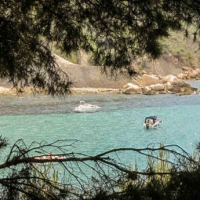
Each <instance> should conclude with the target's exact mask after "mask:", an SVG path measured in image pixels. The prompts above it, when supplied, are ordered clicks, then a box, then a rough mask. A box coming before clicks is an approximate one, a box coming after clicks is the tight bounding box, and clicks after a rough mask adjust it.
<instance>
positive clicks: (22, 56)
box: [0, 0, 200, 200]
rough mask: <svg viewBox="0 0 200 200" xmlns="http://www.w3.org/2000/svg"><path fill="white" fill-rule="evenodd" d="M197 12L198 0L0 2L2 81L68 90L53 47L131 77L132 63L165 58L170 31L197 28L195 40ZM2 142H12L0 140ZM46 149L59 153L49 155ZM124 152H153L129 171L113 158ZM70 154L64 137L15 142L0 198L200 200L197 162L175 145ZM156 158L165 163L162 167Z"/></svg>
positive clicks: (199, 10) (5, 165)
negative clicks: (81, 52)
mask: <svg viewBox="0 0 200 200" xmlns="http://www.w3.org/2000/svg"><path fill="white" fill-rule="evenodd" d="M199 17H200V2H199V1H192V0H180V1H174V0H166V1H163V0H140V1H132V0H125V1H118V0H101V1H97V0H88V1H84V0H60V1H57V0H21V1H16V0H9V1H7V0H0V78H9V80H10V81H11V82H12V83H13V84H14V86H16V87H17V86H18V85H19V83H20V84H21V86H23V85H29V84H31V85H33V86H35V87H39V88H43V89H46V90H47V91H48V93H49V94H53V95H54V94H56V93H58V94H65V93H66V92H69V88H70V86H71V84H72V83H71V81H70V79H69V77H68V75H67V74H65V73H64V72H63V71H61V70H60V68H59V67H58V66H57V65H56V63H55V60H54V56H53V55H52V51H51V50H52V46H55V47H56V48H57V49H60V50H61V51H62V52H64V53H65V54H66V55H70V54H71V53H72V52H76V51H78V50H81V49H83V50H84V51H86V52H90V53H91V55H92V60H93V61H94V63H95V64H96V65H100V66H103V69H104V71H105V72H106V71H108V70H110V71H111V73H116V74H118V73H124V74H129V75H133V74H135V71H134V69H132V68H131V66H130V63H131V62H132V60H133V59H136V58H137V57H138V56H142V55H144V54H147V55H149V56H150V57H151V58H157V57H158V56H159V55H161V53H162V43H161V41H162V39H163V38H165V37H168V36H169V33H170V31H171V30H173V31H181V32H182V33H183V34H185V36H186V37H187V36H188V34H189V32H188V29H189V28H190V25H192V26H193V27H194V31H192V37H193V40H194V41H197V37H198V36H199V28H200V25H199ZM197 42H198V41H197ZM59 142H61V144H58V143H59ZM65 142H66V141H65ZM71 145H72V144H71ZM0 147H1V150H2V149H3V148H5V147H7V141H6V140H5V139H4V138H3V137H2V138H1V139H0ZM170 148H171V149H170ZM173 148H175V150H174V149H173ZM49 149H52V150H55V151H54V152H58V153H57V154H56V155H54V156H57V157H54V158H52V157H46V154H47V152H48V151H49ZM125 151H133V152H137V153H140V154H141V155H146V156H147V157H149V159H150V160H149V164H148V165H147V168H146V169H145V170H143V171H140V170H135V169H134V170H132V169H130V168H129V167H127V166H124V165H123V164H120V163H118V162H117V160H116V159H114V158H113V157H112V154H113V153H115V154H116V153H118V152H125ZM2 152H3V151H2ZM66 152H67V145H66V143H65V145H63V143H62V141H57V142H54V143H52V144H45V143H41V144H35V143H33V144H32V145H31V146H29V147H27V146H26V145H25V144H24V143H23V141H17V142H16V143H15V144H14V145H13V146H12V148H11V149H10V152H9V153H8V155H7V156H6V158H5V159H4V160H3V158H2V162H3V163H2V164H1V165H0V169H1V178H0V185H1V187H0V190H1V194H0V195H1V199H2V200H16V199H27V200H28V199H34V200H44V199H48V200H50V199H80V200H81V199H82V200H83V199H88V200H89V199H90V200H92V199H102V200H106V199H107V200H111V199H112V200H114V199H120V200H122V199H124V200H125V199H126V200H128V199H145V200H146V199H156V200H157V199H199V188H200V182H199V180H200V177H199V175H200V173H199V159H196V158H193V157H191V156H190V155H188V154H187V152H184V150H182V149H180V148H178V147H176V146H167V147H159V148H153V147H152V148H144V149H114V150H111V151H108V152H104V153H102V154H99V155H96V156H87V155H82V154H80V153H77V154H76V153H66ZM154 152H160V155H155V154H154ZM162 152H168V153H170V154H172V156H173V159H175V161H173V160H169V159H168V158H167V159H165V158H163V157H162ZM32 154H34V155H32ZM44 156H45V157H44ZM60 156H63V157H62V159H60ZM2 157H3V154H2ZM58 158H59V159H58ZM197 158H198V156H197ZM132 159H133V158H132ZM154 159H156V160H158V161H159V162H160V165H162V166H166V165H167V166H166V167H162V168H161V169H162V170H160V169H159V170H157V169H156V166H155V165H154ZM49 162H50V163H52V165H51V166H50V167H49V166H46V165H45V163H49ZM39 163H42V164H43V165H42V167H41V168H40V167H39V166H38V164H39ZM53 163H55V164H53ZM59 163H60V165H58V164H59ZM166 163H167V164H166ZM82 165H83V166H84V167H88V168H89V169H90V170H92V171H93V173H92V174H93V175H94V176H93V177H91V176H88V175H87V173H86V172H85V168H84V167H83V168H82ZM58 166H59V167H58ZM57 167H58V168H57ZM75 167H76V169H79V171H80V173H77V171H76V170H75ZM60 169H62V175H63V176H62V177H60V176H58V175H57V171H59V170H60ZM163 169H165V170H167V171H163ZM49 170H50V171H49ZM51 176H52V177H51ZM83 176H84V178H82V177H83ZM74 180H75V181H76V183H77V184H78V185H77V184H74Z"/></svg>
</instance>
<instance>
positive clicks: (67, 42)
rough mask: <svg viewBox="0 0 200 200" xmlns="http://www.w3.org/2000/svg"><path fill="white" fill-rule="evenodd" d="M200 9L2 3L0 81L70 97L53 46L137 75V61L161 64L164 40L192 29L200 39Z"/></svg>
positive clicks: (127, 1)
mask: <svg viewBox="0 0 200 200" xmlns="http://www.w3.org/2000/svg"><path fill="white" fill-rule="evenodd" d="M199 16H200V3H199V1H192V0H180V1H174V0H166V1H163V0H124V1H118V0H88V1H84V0H59V1H57V0H21V1H15V0H9V1H7V0H0V30H1V31H0V78H9V79H10V80H11V81H12V82H13V83H14V84H17V83H18V82H23V84H24V85H27V84H31V85H34V86H36V87H40V88H46V89H47V90H48V92H49V93H50V94H55V92H56V91H57V92H59V93H65V92H68V91H69V87H70V85H71V81H70V79H69V77H68V75H67V74H65V73H64V72H62V71H61V70H60V69H59V67H58V66H57V65H56V63H55V59H54V57H53V55H52V52H51V48H52V44H54V45H56V46H57V48H60V49H61V50H62V51H63V52H65V53H66V54H70V53H71V52H72V51H77V50H79V49H83V50H85V51H88V52H92V55H93V60H94V62H95V65H100V66H103V67H104V70H105V71H107V69H109V70H110V71H111V72H113V73H116V72H117V73H118V72H121V73H124V72H126V73H128V74H129V75H132V74H134V71H133V70H132V69H131V67H130V63H131V61H132V60H133V59H135V58H137V57H138V56H141V55H143V54H148V55H150V56H151V57H152V58H157V57H158V56H159V55H160V54H161V53H162V47H161V44H160V42H159V41H160V39H161V38H163V37H168V36H169V31H170V30H176V31H184V32H185V34H186V36H187V35H188V32H187V29H188V27H189V25H191V24H193V25H194V26H195V27H196V31H194V33H193V34H194V39H196V36H197V35H198V34H199Z"/></svg>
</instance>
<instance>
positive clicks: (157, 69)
mask: <svg viewBox="0 0 200 200" xmlns="http://www.w3.org/2000/svg"><path fill="white" fill-rule="evenodd" d="M56 59H57V63H58V64H59V66H60V67H61V68H62V69H63V70H64V71H65V72H66V73H67V74H68V75H69V76H70V79H71V80H72V82H73V83H74V84H73V87H92V88H122V87H123V86H124V85H125V84H127V83H129V82H133V79H134V78H135V77H132V78H130V77H126V76H122V75H118V76H117V77H111V76H108V75H106V74H102V73H101V71H100V68H99V67H97V66H91V65H84V63H83V65H78V64H73V63H70V62H68V61H66V60H64V59H63V58H61V57H59V56H56ZM193 62H194V63H193V65H192V66H191V65H190V63H187V62H186V61H185V60H184V59H183V58H181V57H177V56H174V55H163V56H162V57H161V58H160V59H158V60H154V61H151V60H148V59H141V60H139V61H138V62H136V63H135V64H134V67H135V69H136V70H137V71H138V73H139V74H141V73H147V74H156V75H162V76H166V75H169V74H172V75H178V74H180V73H181V72H182V71H183V70H184V69H185V68H194V69H195V68H199V67H200V59H198V58H196V59H195V60H193Z"/></svg>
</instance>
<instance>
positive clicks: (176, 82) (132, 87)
mask: <svg viewBox="0 0 200 200" xmlns="http://www.w3.org/2000/svg"><path fill="white" fill-rule="evenodd" d="M185 80H200V69H195V70H194V69H190V68H188V69H185V70H184V71H183V73H181V74H178V75H177V76H175V75H171V74H170V75H167V76H160V75H155V74H146V73H143V75H139V76H135V77H133V78H132V79H131V81H130V82H129V83H127V84H125V85H124V86H123V87H122V88H117V89H116V88H98V87H94V88H93V87H81V88H80V87H79V88H78V87H74V88H71V94H72V95H73V94H108V93H110V94H144V95H156V94H176V95H191V94H199V93H200V92H199V91H198V90H197V88H194V87H192V86H191V85H190V84H189V83H187V82H186V81H185ZM35 93H45V92H44V91H41V90H35V89H33V88H31V87H26V88H21V89H20V91H17V90H16V89H13V88H9V87H0V94H2V95H6V94H16V95H20V94H35Z"/></svg>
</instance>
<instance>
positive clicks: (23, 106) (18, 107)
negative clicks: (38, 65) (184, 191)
mask: <svg viewBox="0 0 200 200" xmlns="http://www.w3.org/2000/svg"><path fill="white" fill-rule="evenodd" d="M193 84H196V85H195V86H196V87H199V85H200V82H194V83H193ZM80 100H85V101H86V102H88V103H94V104H98V105H99V106H101V107H102V109H101V111H100V112H96V113H74V112H73V108H74V107H75V106H77V105H78V103H79V101H80ZM149 115H156V116H158V117H159V118H160V119H162V120H163V124H162V125H161V126H160V128H159V129H154V130H145V129H143V126H142V125H143V122H144V118H145V117H146V116H149ZM0 135H2V136H3V137H6V138H8V140H9V143H10V146H12V144H13V143H14V142H15V141H16V140H18V139H23V140H24V141H25V143H27V144H30V143H31V142H33V141H36V142H41V141H44V140H45V141H47V142H53V141H56V140H59V139H67V140H72V139H76V140H78V141H77V142H76V143H75V144H74V145H73V147H69V152H70V151H73V152H81V153H84V154H88V155H95V154H98V153H101V152H104V151H106V150H109V149H113V148H121V147H133V148H143V147H147V146H148V145H149V144H155V146H159V144H160V143H164V144H177V145H180V146H181V147H182V148H184V149H185V150H187V151H188V152H192V151H193V150H194V149H195V148H196V144H197V143H198V142H200V95H189V96H176V95H155V96H146V95H123V94H118V95H116V94H115V95H112V94H95V95H72V96H69V97H66V98H52V97H49V96H42V95H41V96H21V97H17V96H15V95H11V96H1V97H0ZM123 159H124V161H125V162H126V161H127V162H129V163H130V162H131V161H130V160H132V158H130V157H129V155H128V154H127V155H123Z"/></svg>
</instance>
